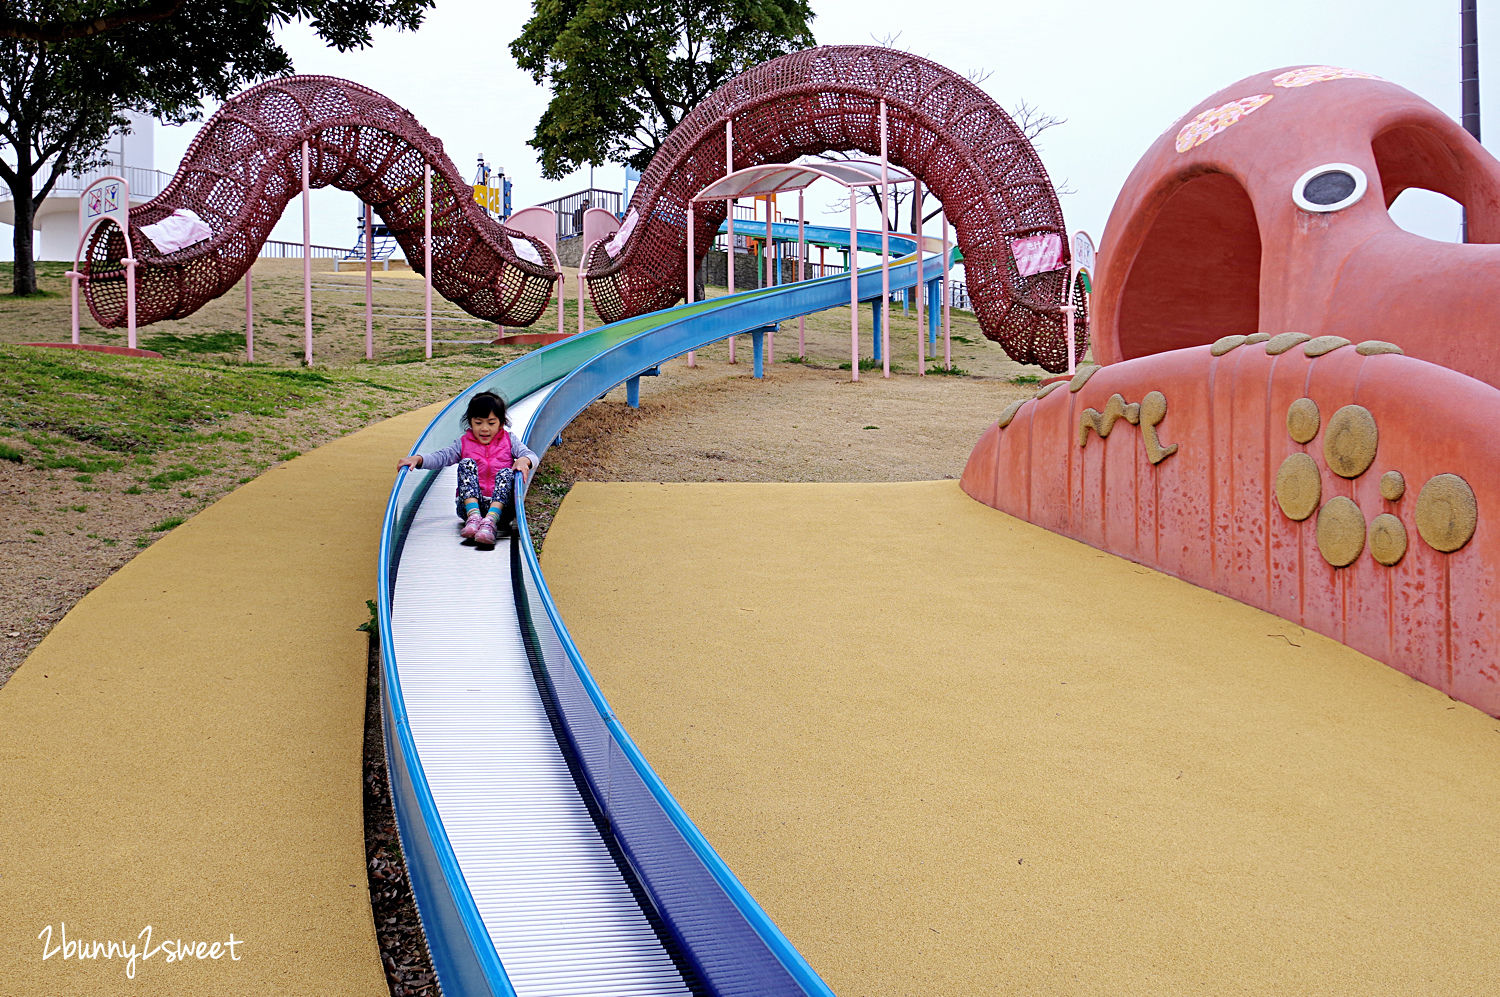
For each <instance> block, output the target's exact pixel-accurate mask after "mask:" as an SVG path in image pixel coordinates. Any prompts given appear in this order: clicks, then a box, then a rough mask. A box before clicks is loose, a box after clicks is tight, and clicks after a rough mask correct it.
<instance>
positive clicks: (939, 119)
mask: <svg viewBox="0 0 1500 997" xmlns="http://www.w3.org/2000/svg"><path fill="white" fill-rule="evenodd" d="M882 100H883V101H885V105H886V115H887V142H888V157H889V160H890V162H891V163H892V164H894V165H896V166H900V167H902V168H904V169H906V170H908V171H909V172H911V173H912V174H914V175H916V176H917V177H918V178H920V179H921V180H922V182H923V183H924V184H926V186H927V187H928V188H929V189H930V190H931V192H932V193H933V194H934V195H935V196H936V197H937V198H938V200H940V201H941V202H942V203H943V207H944V209H945V211H946V212H947V215H948V219H949V221H950V222H951V223H952V224H953V227H954V229H955V230H956V237H957V243H958V246H959V249H960V250H961V251H962V253H963V264H964V271H965V275H966V280H967V282H968V288H969V296H970V297H971V298H972V299H973V302H974V310H975V313H976V316H977V317H978V319H979V323H980V327H981V328H982V329H983V330H984V334H985V335H986V336H988V337H989V338H990V339H992V340H995V341H996V342H998V343H999V344H1000V345H1001V346H1002V347H1004V349H1005V351H1006V353H1008V354H1009V355H1010V356H1011V357H1012V358H1014V359H1016V360H1018V361H1020V362H1022V363H1035V364H1040V365H1041V366H1042V367H1044V368H1046V369H1047V370H1050V371H1060V370H1065V369H1067V367H1068V355H1067V352H1068V351H1067V337H1066V316H1065V313H1064V312H1063V311H1062V305H1064V304H1065V303H1066V302H1065V300H1064V298H1065V296H1066V295H1067V294H1068V282H1069V269H1068V268H1067V266H1066V263H1067V254H1068V252H1069V247H1068V237H1067V230H1066V228H1065V226H1064V223H1063V217H1062V209H1061V207H1060V206H1059V204H1058V200H1057V193H1056V191H1055V190H1054V189H1053V187H1052V183H1051V181H1050V180H1049V179H1048V177H1047V171H1046V169H1045V168H1044V167H1043V166H1042V162H1041V159H1040V158H1039V157H1038V156H1037V153H1036V150H1035V149H1034V148H1033V147H1032V145H1031V143H1030V142H1029V141H1028V140H1027V139H1026V137H1025V135H1024V134H1023V133H1022V132H1021V130H1020V129H1019V128H1018V127H1017V126H1016V124H1015V122H1014V121H1012V120H1011V118H1010V116H1009V115H1008V114H1006V113H1005V111H1004V110H1003V109H1002V108H1001V107H1000V106H999V105H998V104H996V103H995V102H994V101H993V100H992V99H991V98H990V97H989V95H987V94H986V93H984V91H982V90H980V89H979V88H978V87H977V86H975V85H974V84H973V83H972V82H970V81H969V80H967V79H965V78H964V77H962V76H958V75H956V74H955V73H953V72H952V71H951V70H948V69H946V68H944V67H942V66H940V65H938V64H937V63H934V62H931V61H930V60H927V59H923V58H920V57H919V56H914V55H911V54H909V53H906V52H899V51H896V50H893V49H889V48H877V47H873V46H825V47H821V48H814V49H807V50H805V51H802V52H794V53H792V54H790V55H784V56H781V57H779V58H776V59H772V60H771V61H769V62H765V63H762V64H761V65H759V66H755V67H754V68H752V69H750V70H748V71H746V72H744V73H742V74H741V75H739V76H737V77H735V78H734V79H732V80H730V81H729V82H728V83H726V84H725V85H724V86H723V87H721V88H719V90H717V91H716V92H714V93H713V94H712V95H711V96H709V97H708V99H706V100H705V101H703V103H701V104H699V105H698V106H697V107H696V108H694V109H693V111H692V112H691V113H689V114H688V116H687V117H686V118H684V119H683V121H682V123H681V124H679V125H678V126H677V127H676V128H675V129H673V130H672V132H671V134H670V135H668V136H667V138H666V140H665V141H664V142H663V143H662V147H661V149H660V151H659V152H658V153H657V154H656V157H655V158H654V159H653V160H652V161H651V165H650V166H649V167H648V168H647V169H646V171H645V173H644V174H643V175H642V177H641V180H640V184H639V186H637V188H636V192H635V196H634V197H633V198H632V199H631V204H630V210H629V212H627V214H626V219H625V224H626V225H627V226H630V225H631V224H632V218H631V215H632V214H634V215H635V219H634V229H633V231H631V233H630V235H629V237H628V239H627V240H626V243H625V245H624V246H623V247H620V249H619V252H618V255H614V256H611V255H610V253H609V252H608V249H607V248H606V246H605V244H603V243H600V244H599V245H596V246H595V247H593V249H592V250H591V251H590V253H589V256H588V258H587V259H586V260H585V261H584V269H585V271H586V275H587V277H588V281H589V290H590V292H591V294H592V295H593V299H594V305H595V307H596V308H597V309H598V310H599V313H600V314H601V315H602V316H604V317H605V318H606V319H607V320H609V321H615V320H617V319H620V318H624V317H627V316H630V315H638V314H641V313H643V312H647V311H653V310H655V309H658V308H666V307H668V306H670V305H672V304H674V303H675V302H677V301H678V300H680V299H682V298H684V297H685V296H686V292H687V263H686V254H687V204H688V200H689V199H690V198H691V197H693V196H694V195H696V194H697V193H698V192H699V191H700V190H702V189H703V188H704V187H706V186H707V185H708V184H709V183H710V182H712V181H714V180H717V179H719V178H720V177H722V176H724V175H725V173H726V172H727V171H726V169H725V142H726V129H725V125H726V123H728V122H731V121H732V122H733V133H734V150H733V152H734V168H735V169H736V170H739V169H744V168H746V167H749V166H759V165H761V164H764V163H789V162H792V161H794V160H796V159H797V158H798V157H800V156H808V155H820V154H822V153H826V152H832V151H848V150H855V149H858V150H861V151H863V152H865V153H867V154H869V155H872V156H879V155H880V103H881V101H882ZM724 215H725V208H724V204H723V202H704V203H700V204H699V205H698V206H697V207H696V209H695V211H694V218H695V232H694V240H695V242H694V245H696V246H700V247H703V250H702V252H704V253H706V252H707V249H708V247H709V245H710V244H711V242H712V239H713V237H714V234H715V233H717V231H718V228H719V225H720V223H721V222H723V220H724ZM1049 233H1050V234H1056V235H1057V236H1058V237H1059V238H1060V239H1061V242H1062V252H1063V254H1064V255H1063V262H1064V264H1065V265H1064V267H1063V268H1062V269H1060V270H1053V271H1050V272H1045V273H1039V274H1035V275H1033V276H1027V277H1023V276H1021V273H1020V270H1019V269H1018V267H1017V265H1016V260H1015V257H1014V254H1013V252H1012V249H1011V240H1013V239H1019V238H1026V237H1028V236H1036V235H1042V234H1049ZM1075 294H1076V296H1077V298H1076V299H1075V301H1074V304H1077V305H1080V306H1081V305H1082V300H1081V294H1082V292H1081V290H1080V291H1076V292H1075ZM1075 335H1076V340H1075V355H1076V357H1077V358H1081V357H1082V356H1083V354H1084V351H1085V350H1086V349H1087V348H1088V323H1087V316H1086V315H1085V313H1084V311H1083V309H1082V307H1080V308H1079V309H1078V311H1077V313H1076V317H1075Z"/></svg>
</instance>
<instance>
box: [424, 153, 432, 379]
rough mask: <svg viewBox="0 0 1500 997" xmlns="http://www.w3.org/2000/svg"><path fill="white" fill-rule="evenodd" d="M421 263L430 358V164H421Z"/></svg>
mask: <svg viewBox="0 0 1500 997" xmlns="http://www.w3.org/2000/svg"><path fill="white" fill-rule="evenodd" d="M422 236H423V238H422V242H423V246H422V263H423V267H424V270H425V272H426V277H427V279H426V281H424V283H425V284H426V287H425V289H424V293H425V297H424V301H423V304H424V308H425V309H426V313H427V359H429V360H431V359H432V164H431V163H427V164H424V165H423V166H422Z"/></svg>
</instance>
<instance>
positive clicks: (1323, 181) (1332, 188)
mask: <svg viewBox="0 0 1500 997" xmlns="http://www.w3.org/2000/svg"><path fill="white" fill-rule="evenodd" d="M1368 186H1369V181H1368V180H1367V179H1366V178H1365V171H1364V170H1362V169H1360V168H1359V167H1358V166H1350V165H1349V164H1348V163H1325V164H1324V165H1322V166H1315V167H1313V168H1312V169H1310V170H1308V171H1307V172H1306V173H1304V174H1302V175H1301V176H1300V177H1298V178H1297V182H1296V183H1294V184H1292V200H1293V201H1294V202H1296V205H1297V207H1299V208H1301V209H1302V210H1303V211H1314V212H1325V211H1342V210H1343V209H1344V208H1347V207H1349V205H1351V204H1353V203H1354V202H1356V201H1358V200H1359V199H1360V198H1361V197H1364V196H1365V189H1366V188H1367V187H1368Z"/></svg>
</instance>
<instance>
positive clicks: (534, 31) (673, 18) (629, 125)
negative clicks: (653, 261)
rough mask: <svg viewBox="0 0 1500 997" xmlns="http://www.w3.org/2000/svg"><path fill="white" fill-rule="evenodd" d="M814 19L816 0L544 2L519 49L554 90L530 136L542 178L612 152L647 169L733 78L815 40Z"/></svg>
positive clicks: (515, 45) (522, 61) (613, 157)
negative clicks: (692, 114)
mask: <svg viewBox="0 0 1500 997" xmlns="http://www.w3.org/2000/svg"><path fill="white" fill-rule="evenodd" d="M812 18H813V13H812V9H811V7H810V6H809V5H808V3H807V2H806V0H658V2H654V3H653V2H650V0H535V2H534V3H533V4H532V17H531V20H529V21H527V22H526V25H525V27H523V28H522V30H521V36H520V37H519V38H517V39H516V40H515V41H513V42H511V45H510V52H511V55H512V56H513V57H514V58H515V60H516V63H517V64H518V65H520V67H521V68H522V69H524V70H526V71H527V72H529V73H531V76H532V79H534V80H535V81H536V82H537V83H545V84H546V85H548V86H549V87H551V89H552V102H551V103H550V104H548V105H547V110H546V111H545V112H543V114H542V118H541V121H540V122H538V124H537V126H536V134H535V135H534V136H533V138H532V139H531V142H530V144H531V146H532V148H534V149H536V150H537V151H538V152H539V153H540V154H541V162H542V175H543V176H545V177H548V178H550V179H558V178H560V177H563V176H566V175H567V174H568V173H571V172H572V171H574V170H576V169H578V168H579V167H580V166H582V165H584V164H585V163H591V164H596V165H597V164H599V163H603V162H606V161H611V162H621V163H626V164H628V165H630V166H633V167H635V168H636V169H639V170H644V169H645V168H646V164H647V163H649V162H650V161H651V157H652V156H654V155H655V154H656V150H657V149H659V148H660V147H661V143H662V141H663V140H664V139H665V138H666V137H667V134H668V133H669V132H670V131H671V130H672V129H673V128H675V127H676V126H677V124H678V122H680V121H681V120H682V119H683V117H684V116H685V115H686V114H687V113H688V112H689V111H691V110H692V109H693V108H694V107H695V106H697V105H698V104H699V103H700V102H701V101H702V100H703V98H705V97H707V96H708V95H709V94H711V93H713V92H714V91H715V90H717V89H718V88H719V87H720V86H721V85H722V84H723V83H724V82H725V81H726V80H728V79H730V78H731V77H733V76H735V75H736V74H738V73H740V72H743V71H744V70H746V69H748V68H749V67H751V66H753V65H756V64H757V63H761V62H765V61H766V60H767V59H772V58H775V57H776V56H778V55H783V54H785V53H787V52H795V51H797V50H798V49H803V48H808V47H810V46H812V45H814V44H815V42H814V41H813V36H812V30H811V29H810V28H809V27H808V22H809V21H811V20H812Z"/></svg>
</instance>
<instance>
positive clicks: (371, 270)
mask: <svg viewBox="0 0 1500 997" xmlns="http://www.w3.org/2000/svg"><path fill="white" fill-rule="evenodd" d="M373 213H374V212H373V210H372V209H371V208H370V206H369V205H368V204H366V205H365V359H366V360H374V359H375V247H374V246H372V245H370V237H371V236H373V235H374V234H375V223H374V222H373V221H372V220H371V218H370V216H371V215H372V214H373Z"/></svg>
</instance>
